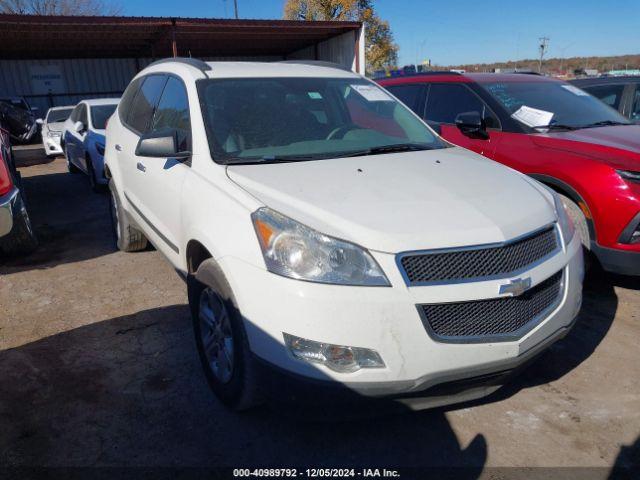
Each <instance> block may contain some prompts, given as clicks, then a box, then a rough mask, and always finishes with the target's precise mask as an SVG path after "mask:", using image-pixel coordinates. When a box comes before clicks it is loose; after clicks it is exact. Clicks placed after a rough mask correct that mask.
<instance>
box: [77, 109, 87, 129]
mask: <svg viewBox="0 0 640 480" xmlns="http://www.w3.org/2000/svg"><path fill="white" fill-rule="evenodd" d="M88 120H89V119H88V117H87V106H86V105H85V104H84V103H83V104H82V105H80V111H79V112H78V121H79V122H82V123H83V125H84V127H85V128H87V127H88V126H89V122H88Z"/></svg>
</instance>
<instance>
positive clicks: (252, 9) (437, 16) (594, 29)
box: [116, 0, 640, 65]
mask: <svg viewBox="0 0 640 480" xmlns="http://www.w3.org/2000/svg"><path fill="white" fill-rule="evenodd" d="M116 1H117V0H116ZM237 1H238V10H239V15H240V18H269V19H276V18H281V17H282V10H283V5H284V0H237ZM120 3H121V4H122V5H124V8H123V14H124V15H141V16H182V17H216V18H225V17H228V18H231V17H232V16H233V0H129V1H126V2H120ZM374 5H375V8H376V11H377V12H378V15H379V16H380V17H381V18H383V19H385V20H388V21H389V24H390V25H391V29H392V31H393V35H394V37H395V41H396V43H397V44H398V45H399V46H400V55H399V63H400V65H406V64H411V63H416V62H421V61H423V60H426V59H430V60H431V61H432V63H434V64H436V65H457V64H468V63H489V62H495V61H507V60H516V59H524V58H537V56H538V38H539V37H543V36H544V37H549V39H550V40H549V48H548V52H547V54H546V58H552V57H577V56H602V55H623V54H632V53H640V27H639V23H638V22H639V20H638V19H640V0H554V1H550V0H536V1H523V0H511V1H508V0H482V1H478V0H437V1H435V0H375V2H374Z"/></svg>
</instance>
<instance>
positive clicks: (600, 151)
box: [532, 125, 640, 170]
mask: <svg viewBox="0 0 640 480" xmlns="http://www.w3.org/2000/svg"><path fill="white" fill-rule="evenodd" d="M532 139H533V142H534V143H535V144H536V145H538V146H540V147H544V148H550V149H554V150H564V151H567V152H571V153H577V154H581V155H585V156H588V157H591V158H596V159H598V160H601V161H604V162H606V163H608V164H610V165H611V166H612V167H614V168H622V169H626V170H640V125H616V126H610V127H597V128H583V129H581V130H572V131H566V132H552V133H547V134H540V135H532Z"/></svg>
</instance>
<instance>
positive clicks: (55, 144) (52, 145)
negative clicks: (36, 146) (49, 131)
mask: <svg viewBox="0 0 640 480" xmlns="http://www.w3.org/2000/svg"><path fill="white" fill-rule="evenodd" d="M42 145H43V147H44V153H45V154H47V155H62V153H63V152H62V147H61V146H60V137H47V138H45V139H43V142H42Z"/></svg>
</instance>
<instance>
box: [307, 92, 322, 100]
mask: <svg viewBox="0 0 640 480" xmlns="http://www.w3.org/2000/svg"><path fill="white" fill-rule="evenodd" d="M307 94H308V95H309V98H313V99H314V100H320V99H321V98H322V95H320V92H307Z"/></svg>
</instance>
